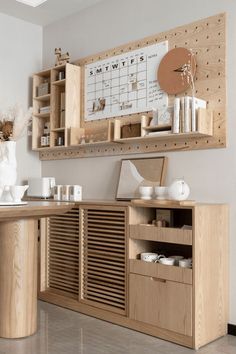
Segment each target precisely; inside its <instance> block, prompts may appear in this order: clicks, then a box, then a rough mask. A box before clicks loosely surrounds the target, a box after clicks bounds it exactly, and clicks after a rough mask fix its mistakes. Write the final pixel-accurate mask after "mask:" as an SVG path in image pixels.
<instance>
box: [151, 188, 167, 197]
mask: <svg viewBox="0 0 236 354" xmlns="http://www.w3.org/2000/svg"><path fill="white" fill-rule="evenodd" d="M154 190H155V195H156V199H166V198H167V195H168V187H162V186H156V187H155V188H154Z"/></svg>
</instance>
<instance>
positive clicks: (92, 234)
mask: <svg viewBox="0 0 236 354" xmlns="http://www.w3.org/2000/svg"><path fill="white" fill-rule="evenodd" d="M125 245H126V214H125V210H124V209H122V210H117V211H116V210H112V211H110V210H104V209H103V210H99V208H98V209H95V208H94V209H89V208H88V209H85V210H84V215H83V279H82V287H83V288H82V297H83V300H84V301H85V302H86V301H87V303H88V304H89V303H91V301H92V303H94V306H95V304H96V306H98V307H101V308H103V309H104V308H106V306H107V309H108V310H113V311H114V312H117V311H122V313H124V314H125V312H126V297H125V294H126V275H125V269H126V263H125V260H126V253H125V252H126V250H125Z"/></svg>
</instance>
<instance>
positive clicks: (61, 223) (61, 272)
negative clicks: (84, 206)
mask: <svg viewBox="0 0 236 354" xmlns="http://www.w3.org/2000/svg"><path fill="white" fill-rule="evenodd" d="M48 286H49V289H51V290H60V291H63V292H64V293H66V294H67V295H68V296H69V297H73V298H74V296H75V294H76V295H78V294H79V208H73V209H72V210H71V211H69V212H67V213H66V214H64V215H60V216H55V217H54V216H53V217H50V218H49V223H48Z"/></svg>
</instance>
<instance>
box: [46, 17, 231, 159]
mask: <svg viewBox="0 0 236 354" xmlns="http://www.w3.org/2000/svg"><path fill="white" fill-rule="evenodd" d="M163 40H168V41H169V49H172V48H175V47H186V48H188V49H192V51H193V53H194V54H195V55H196V60H197V72H196V77H195V87H196V97H199V98H203V99H205V100H206V101H207V104H208V108H209V109H212V110H213V111H214V135H213V136H212V137H208V138H203V137H199V138H194V139H193V138H189V137H183V139H176V138H175V136H174V135H173V139H167V140H166V141H164V140H163V139H161V140H160V139H158V137H157V138H156V139H155V142H154V141H153V140H151V141H150V142H147V141H145V142H141V143H140V142H138V143H137V142H136V143H125V144H118V143H109V144H105V145H102V144H99V145H96V144H95V145H89V146H80V147H76V148H66V149H65V148H64V149H61V148H60V149H58V148H57V149H50V150H47V151H46V150H45V151H41V152H40V159H41V160H55V159H65V158H78V157H89V156H91V157H92V156H106V155H123V154H133V153H145V152H163V151H182V150H193V149H194V150H195V149H208V148H222V147H225V146H226V128H227V126H226V15H225V14H224V13H222V14H219V15H216V16H212V17H209V18H206V19H203V20H200V21H197V22H194V23H191V24H189V25H185V26H181V27H178V28H175V29H173V30H170V31H167V32H163V33H160V34H158V35H155V36H150V37H147V38H144V39H142V40H140V41H136V42H132V43H129V44H126V45H124V46H120V47H117V48H114V49H111V50H109V51H106V52H102V53H99V54H97V55H94V56H89V57H86V58H83V59H80V60H78V61H76V62H75V64H77V65H80V66H81V68H82V82H81V87H82V90H81V91H82V94H81V96H82V97H81V102H82V107H81V110H82V111H81V115H82V116H83V111H84V106H83V102H84V95H83V87H84V85H83V79H84V75H83V73H84V65H85V64H88V63H91V62H95V61H97V60H100V59H105V58H107V57H111V56H114V55H118V54H121V53H124V52H128V51H132V50H134V49H137V48H141V47H144V46H147V45H151V44H154V43H156V42H162V41H163ZM185 94H186V95H191V92H190V91H186V92H185ZM173 99H174V97H173V96H169V101H170V103H171V102H172V101H173ZM147 113H148V112H147ZM141 115H143V113H140V114H139V115H137V114H136V115H129V116H123V117H122V121H124V122H127V123H128V122H129V123H130V122H134V121H137V117H138V116H141ZM109 120H111V121H113V120H114V119H109ZM105 122H106V120H103V121H94V122H82V123H81V126H82V127H84V128H91V127H92V126H93V127H96V126H101V125H104V124H105Z"/></svg>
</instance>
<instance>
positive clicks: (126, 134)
mask: <svg viewBox="0 0 236 354" xmlns="http://www.w3.org/2000/svg"><path fill="white" fill-rule="evenodd" d="M140 136H141V124H140V123H132V124H131V123H130V124H125V125H123V126H122V127H121V139H126V138H135V137H140Z"/></svg>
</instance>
